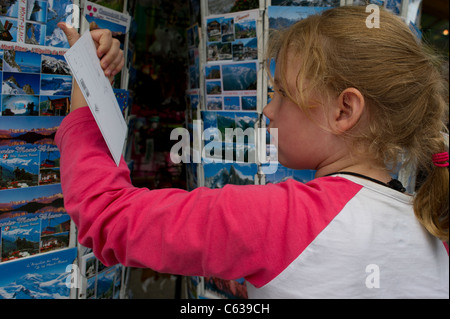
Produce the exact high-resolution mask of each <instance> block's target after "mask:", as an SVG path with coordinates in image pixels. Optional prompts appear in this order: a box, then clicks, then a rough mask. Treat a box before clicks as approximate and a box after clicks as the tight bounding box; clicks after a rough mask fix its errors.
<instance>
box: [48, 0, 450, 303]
mask: <svg viewBox="0 0 450 319" xmlns="http://www.w3.org/2000/svg"><path fill="white" fill-rule="evenodd" d="M380 14H381V15H380V28H367V27H366V25H365V21H366V18H367V15H368V13H366V12H365V10H364V7H339V8H336V9H331V10H328V11H325V12H323V13H322V14H321V15H318V16H312V17H309V18H307V19H305V20H302V21H300V22H298V23H297V24H295V25H294V26H292V27H291V28H289V29H288V30H286V31H283V32H280V33H277V34H276V36H275V37H273V39H272V42H271V47H270V48H269V50H268V57H267V58H268V60H270V59H271V58H275V59H276V72H275V76H274V88H275V95H274V97H273V99H272V101H271V102H270V103H269V104H268V105H267V106H266V107H265V109H264V114H265V115H266V116H267V117H268V118H269V119H270V125H269V131H271V130H274V129H278V154H279V161H280V162H281V163H282V164H283V165H285V166H287V167H290V168H294V169H314V170H316V172H317V174H316V179H315V180H313V181H311V182H309V183H307V184H302V183H299V182H296V181H294V180H288V181H285V182H282V183H279V184H275V185H273V184H268V185H264V186H257V185H249V186H234V185H227V186H225V187H223V188H222V189H208V188H204V187H200V188H197V189H195V190H194V191H191V192H187V191H184V190H181V189H161V190H148V189H144V188H135V187H133V185H132V184H131V182H130V177H129V175H130V174H129V171H128V169H127V166H126V164H125V162H124V161H123V160H122V162H121V164H120V167H117V166H116V165H115V164H114V161H113V160H112V159H111V157H110V155H109V152H108V148H107V146H106V144H105V142H104V140H103V137H102V135H101V133H100V131H99V129H98V127H97V125H96V123H95V121H94V118H93V117H92V115H91V113H90V111H89V108H87V107H82V108H78V107H79V106H82V105H86V102H85V101H84V100H83V99H82V97H81V96H80V95H79V93H78V96H77V92H75V93H74V97H73V99H72V107H73V111H72V112H71V114H69V115H68V116H67V117H66V118H65V119H64V121H63V123H62V125H61V127H60V128H59V131H58V133H57V136H56V143H57V145H58V146H59V148H60V151H61V181H62V188H63V193H64V199H65V207H66V209H67V211H68V213H69V214H70V215H71V216H72V218H73V220H74V222H75V223H76V225H77V226H78V239H79V241H80V243H81V244H83V245H85V246H87V247H92V248H93V250H94V252H95V254H96V256H97V257H98V258H99V259H100V260H101V261H102V262H103V263H105V264H106V265H112V264H116V263H121V264H123V265H126V266H131V267H147V268H151V269H154V270H156V271H160V272H165V273H172V274H182V275H200V276H216V277H220V278H223V279H237V278H240V277H244V278H245V279H246V281H247V282H248V285H247V287H248V294H249V297H250V298H448V296H449V258H448V245H447V243H446V241H448V186H449V185H448V184H449V180H448V169H447V167H446V166H448V152H446V151H445V141H444V138H443V135H442V134H441V131H442V130H444V128H445V125H444V124H443V115H444V114H443V113H444V109H445V108H446V107H447V105H446V102H445V100H444V96H445V86H444V85H443V81H442V79H441V77H440V74H439V72H438V69H437V66H436V64H437V61H435V60H434V58H433V57H432V56H430V55H428V54H427V53H425V52H424V49H423V48H422V47H421V45H420V44H419V43H418V41H417V39H416V38H415V36H414V35H413V34H412V33H411V32H410V31H409V29H408V27H407V26H406V25H405V24H404V22H402V21H401V20H400V19H399V18H397V17H395V16H393V15H391V14H389V13H387V12H384V11H381V12H380ZM65 31H66V34H67V35H68V37H69V38H70V39H71V41H72V42H74V41H75V39H76V38H77V35H76V33H74V31H73V30H70V29H66V28H65ZM94 39H96V40H97V41H99V43H100V46H99V51H102V52H101V53H105V52H107V54H105V55H102V54H99V57H102V59H101V63H102V65H103V67H104V69H105V70H106V71H105V74H107V75H109V74H110V73H111V71H112V73H114V72H117V70H118V69H120V68H121V65H122V63H123V62H120V59H121V55H120V54H121V53H120V52H118V51H120V50H118V49H117V48H116V46H115V45H111V42H112V41H111V40H110V39H109V37H108V35H107V34H102V35H101V37H100V40H98V36H96V37H94ZM102 39H103V40H102ZM102 41H103V42H102ZM102 43H103V44H102ZM110 47H111V49H109V48H110ZM404 158H406V159H410V160H411V161H412V162H413V163H414V164H416V165H417V167H418V168H420V169H421V170H422V171H425V172H426V174H427V179H426V180H425V181H424V183H423V185H422V186H421V188H420V189H419V190H418V191H417V194H415V195H414V196H413V195H411V194H406V193H404V189H402V187H401V185H400V186H399V185H398V183H395V181H391V177H390V174H389V168H391V167H393V166H394V165H395V163H397V162H398V161H399V160H400V159H404Z"/></svg>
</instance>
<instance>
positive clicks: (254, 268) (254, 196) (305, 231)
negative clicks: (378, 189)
mask: <svg viewBox="0 0 450 319" xmlns="http://www.w3.org/2000/svg"><path fill="white" fill-rule="evenodd" d="M55 141H56V143H57V145H58V147H59V149H60V151H61V185H62V189H63V193H64V202H65V208H66V210H67V212H68V213H69V214H70V216H71V217H72V219H73V221H74V222H75V224H76V225H77V227H78V240H79V242H80V243H81V244H82V245H84V246H86V247H91V248H93V250H94V253H95V254H96V256H97V257H98V258H99V259H100V260H101V261H102V262H103V263H105V264H106V265H112V264H116V263H121V264H123V265H125V266H130V267H146V268H151V269H153V270H156V271H160V272H164V273H172V274H183V275H200V276H216V277H220V278H223V279H237V278H241V277H245V278H246V279H247V280H248V281H250V282H251V283H252V284H254V285H255V286H256V287H259V286H262V285H263V284H265V283H267V282H268V281H270V280H271V279H273V278H274V277H275V276H276V275H277V274H278V273H280V272H281V271H282V270H283V269H284V268H285V267H287V265H289V264H290V263H291V262H292V261H293V260H294V259H295V258H296V257H297V256H298V255H299V254H300V253H301V252H302V251H303V250H304V249H305V248H306V247H307V246H308V244H309V243H310V242H311V241H312V240H313V239H314V237H315V236H316V235H317V234H318V233H319V232H320V231H321V230H322V229H323V228H324V227H326V225H328V223H329V222H330V221H331V220H332V219H333V218H334V216H336V215H337V214H338V213H339V211H340V210H341V209H342V207H343V206H344V205H345V204H346V202H347V201H348V200H349V199H350V198H351V197H353V196H354V194H355V193H356V192H357V191H358V190H359V189H360V186H358V185H356V184H353V183H351V182H349V181H347V180H345V179H341V178H333V179H332V180H331V179H327V178H324V179H318V180H317V182H316V181H314V182H311V183H309V184H307V185H305V184H301V183H298V182H295V181H292V180H291V181H287V182H284V183H280V184H276V185H271V184H270V185H266V186H255V185H249V186H234V185H227V186H225V187H224V188H222V189H208V188H204V187H202V188H197V189H195V190H194V191H191V192H187V191H184V190H180V189H161V190H152V191H150V190H148V189H144V188H136V187H133V185H132V184H131V181H130V176H129V174H130V172H129V170H128V168H127V165H126V163H125V162H124V161H123V159H122V161H121V163H120V166H119V167H117V166H116V165H115V163H114V161H113V160H112V158H111V156H110V153H109V151H108V149H107V146H106V144H105V142H104V140H103V137H102V135H101V133H100V131H99V129H98V127H97V125H96V123H95V121H94V119H93V117H92V115H91V113H90V110H89V108H87V107H85V108H81V109H78V110H76V111H74V112H72V113H71V114H69V115H68V116H67V117H66V118H65V119H64V121H63V122H62V124H61V126H60V128H59V130H58V132H57V135H56V138H55ZM331 188H334V189H339V191H338V193H339V196H334V197H329V195H327V194H328V193H330V192H328V191H327V189H328V190H329V189H331Z"/></svg>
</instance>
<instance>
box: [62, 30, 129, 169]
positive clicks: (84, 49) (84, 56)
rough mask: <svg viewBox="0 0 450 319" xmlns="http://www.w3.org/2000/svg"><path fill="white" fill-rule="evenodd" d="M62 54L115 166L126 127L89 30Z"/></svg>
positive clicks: (117, 162) (120, 152)
mask: <svg viewBox="0 0 450 319" xmlns="http://www.w3.org/2000/svg"><path fill="white" fill-rule="evenodd" d="M64 56H65V57H66V60H67V62H68V64H69V66H70V68H71V70H72V74H73V75H74V77H75V79H76V81H77V82H78V84H79V85H80V88H81V91H82V92H83V95H84V97H85V99H86V101H87V103H88V105H89V108H90V110H91V112H92V114H93V116H94V118H95V120H96V122H97V125H98V126H99V128H100V131H101V132H102V134H103V137H104V139H105V141H106V144H107V145H108V148H109V150H110V152H111V155H112V157H113V159H114V161H115V163H116V165H117V166H118V165H119V162H120V158H121V156H122V151H123V147H124V143H125V137H126V134H127V130H128V127H127V124H126V122H125V120H124V117H123V114H122V112H121V110H120V107H119V104H118V101H117V98H116V96H115V95H114V92H113V89H112V87H111V84H110V83H109V80H108V79H107V77H106V76H105V75H104V72H103V70H102V68H101V66H100V61H99V59H98V58H97V53H96V48H95V45H94V40H93V39H92V36H91V33H90V32H89V30H88V31H87V32H85V33H84V34H83V35H82V36H81V38H80V39H79V40H78V41H77V42H76V43H75V45H74V46H72V48H70V50H68V51H67V52H66V54H65V55H64ZM89 88H96V89H95V90H90V89H89Z"/></svg>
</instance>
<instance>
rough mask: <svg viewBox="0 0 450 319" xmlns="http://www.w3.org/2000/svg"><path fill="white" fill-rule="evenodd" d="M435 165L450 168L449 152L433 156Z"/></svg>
mask: <svg viewBox="0 0 450 319" xmlns="http://www.w3.org/2000/svg"><path fill="white" fill-rule="evenodd" d="M432 159H433V164H434V166H437V167H448V152H442V153H436V154H433V157H432Z"/></svg>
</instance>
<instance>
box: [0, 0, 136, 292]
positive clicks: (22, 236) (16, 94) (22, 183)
mask: <svg viewBox="0 0 450 319" xmlns="http://www.w3.org/2000/svg"><path fill="white" fill-rule="evenodd" d="M87 5H90V8H94V5H95V4H90V3H89V2H86V3H85V2H84V1H82V2H81V3H80V2H79V1H78V0H58V1H56V0H17V1H16V0H6V1H2V5H1V7H0V10H1V11H0V28H1V35H0V78H1V80H2V85H1V95H0V101H1V116H0V237H1V242H0V251H1V260H0V299H41V298H43V299H60V298H73V299H75V298H119V297H121V293H123V292H124V287H123V286H124V285H123V284H122V283H123V282H124V276H125V274H126V271H125V270H126V269H124V268H123V267H122V266H116V267H110V268H107V267H105V266H104V265H102V264H101V263H100V262H99V261H98V260H97V259H96V258H95V257H93V255H92V253H91V251H90V250H89V249H86V248H84V247H81V245H79V243H77V240H76V228H75V225H74V224H73V223H72V222H71V219H70V217H69V215H68V214H67V212H66V211H65V209H64V201H63V194H62V190H61V185H60V174H59V163H60V153H59V150H58V148H57V147H56V145H55V143H54V137H55V133H56V130H57V128H58V127H59V125H60V123H61V121H62V120H63V118H64V116H65V115H67V114H68V113H69V110H70V95H71V89H72V76H71V72H70V70H69V68H68V66H67V63H66V61H65V59H64V56H63V55H64V53H65V52H66V51H67V50H68V48H69V45H68V43H67V39H66V37H65V35H64V33H63V32H62V31H61V30H60V29H59V28H58V27H57V26H56V24H57V23H58V22H60V21H65V22H72V23H74V24H77V23H78V22H79V19H80V14H81V13H82V14H88V12H87V10H81V11H80V10H78V8H87ZM95 6H96V7H95V10H96V11H97V9H99V11H102V10H101V7H99V6H97V5H95ZM102 9H104V10H103V12H108V11H107V10H109V9H107V8H102ZM92 16H93V17H92ZM124 16H127V15H124ZM95 17H97V16H96V15H91V19H94V18H95ZM105 17H106V18H105ZM97 18H98V19H99V21H100V20H101V19H108V15H107V14H104V17H103V18H101V17H97ZM127 19H128V18H127ZM128 21H129V19H128ZM109 22H111V21H109ZM97 24H98V25H99V26H100V27H101V23H97ZM82 31H83V30H82ZM123 74H125V76H126V70H125V72H123ZM122 85H123V83H122ZM123 87H126V86H123ZM115 94H116V97H117V99H118V101H119V104H120V106H121V107H122V109H123V111H124V115H126V114H127V112H128V109H129V108H127V106H128V93H127V91H126V90H122V89H120V88H117V89H116V90H115Z"/></svg>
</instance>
